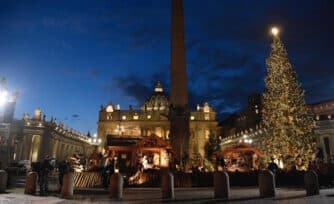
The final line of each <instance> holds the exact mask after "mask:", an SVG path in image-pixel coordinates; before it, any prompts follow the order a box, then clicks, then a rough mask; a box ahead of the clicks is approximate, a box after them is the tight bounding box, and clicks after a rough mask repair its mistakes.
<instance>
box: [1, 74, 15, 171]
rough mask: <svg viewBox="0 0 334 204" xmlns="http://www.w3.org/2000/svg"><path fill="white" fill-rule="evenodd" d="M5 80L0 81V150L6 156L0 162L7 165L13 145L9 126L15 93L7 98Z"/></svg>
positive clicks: (13, 109) (11, 119)
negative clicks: (0, 149) (1, 149)
mask: <svg viewBox="0 0 334 204" xmlns="http://www.w3.org/2000/svg"><path fill="white" fill-rule="evenodd" d="M6 85H7V84H6V80H5V79H4V78H1V79H0V145H1V148H4V149H3V150H4V151H5V152H6V154H3V155H0V162H1V163H2V162H3V163H5V165H6V164H8V163H9V162H10V161H11V159H12V158H13V157H12V156H13V155H14V154H13V151H14V148H15V147H14V145H13V144H12V142H11V141H12V139H13V138H11V124H12V122H13V118H14V111H15V105H16V98H17V93H14V94H12V95H11V96H9V93H8V91H7V86H6Z"/></svg>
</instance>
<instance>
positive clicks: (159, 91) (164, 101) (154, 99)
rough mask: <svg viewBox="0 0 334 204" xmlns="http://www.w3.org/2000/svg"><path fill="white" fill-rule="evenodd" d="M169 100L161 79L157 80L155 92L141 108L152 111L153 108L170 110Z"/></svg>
mask: <svg viewBox="0 0 334 204" xmlns="http://www.w3.org/2000/svg"><path fill="white" fill-rule="evenodd" d="M168 106H169V101H168V97H167V96H166V95H165V94H164V90H163V88H162V85H161V83H160V81H158V82H157V85H156V86H155V88H154V93H153V95H152V96H151V97H149V98H148V99H147V100H146V101H145V103H144V104H143V105H142V106H141V108H140V109H141V110H143V111H145V110H148V111H152V110H156V111H157V110H168Z"/></svg>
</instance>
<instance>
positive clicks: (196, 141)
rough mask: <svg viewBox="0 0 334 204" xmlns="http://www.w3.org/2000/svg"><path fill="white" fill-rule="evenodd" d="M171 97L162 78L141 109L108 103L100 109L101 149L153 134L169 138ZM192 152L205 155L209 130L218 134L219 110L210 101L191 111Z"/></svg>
mask: <svg viewBox="0 0 334 204" xmlns="http://www.w3.org/2000/svg"><path fill="white" fill-rule="evenodd" d="M169 106H170V103H169V99H168V97H167V96H166V95H165V93H164V90H163V87H162V85H161V83H160V82H158V83H157V85H156V86H155V88H154V93H153V94H152V96H151V97H150V98H148V100H146V101H145V102H144V103H143V105H142V106H141V107H140V109H137V110H135V109H132V108H131V107H130V108H129V109H128V110H121V109H120V106H119V105H113V104H112V103H109V104H108V105H106V106H102V107H101V109H100V112H99V121H98V138H100V139H101V140H102V143H101V145H100V149H103V148H104V147H106V146H115V145H116V146H117V145H119V146H128V145H131V144H135V143H136V142H138V141H139V140H141V139H142V138H145V137H147V136H151V135H152V134H154V135H156V136H158V137H160V138H162V139H164V140H166V141H169V140H170V138H169V135H170V120H169V118H168V113H169ZM189 121H190V122H189V123H190V124H189V126H190V142H189V143H190V144H189V145H190V148H189V155H190V156H192V155H193V154H197V153H199V154H200V155H201V156H202V157H204V145H205V143H206V141H207V139H208V136H209V134H210V133H211V134H214V135H216V134H217V121H216V112H215V111H214V110H213V108H212V107H210V106H209V104H208V103H204V105H203V106H200V105H198V106H197V109H196V110H195V111H191V112H190V118H189Z"/></svg>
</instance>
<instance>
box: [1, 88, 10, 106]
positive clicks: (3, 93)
mask: <svg viewBox="0 0 334 204" xmlns="http://www.w3.org/2000/svg"><path fill="white" fill-rule="evenodd" d="M7 95H8V92H7V91H6V90H0V106H3V105H4V104H5V103H6V102H7Z"/></svg>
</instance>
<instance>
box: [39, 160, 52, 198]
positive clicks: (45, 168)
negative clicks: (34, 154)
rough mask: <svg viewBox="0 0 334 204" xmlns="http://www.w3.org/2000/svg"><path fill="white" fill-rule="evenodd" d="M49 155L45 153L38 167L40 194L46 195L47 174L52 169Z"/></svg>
mask: <svg viewBox="0 0 334 204" xmlns="http://www.w3.org/2000/svg"><path fill="white" fill-rule="evenodd" d="M50 159H51V158H50V156H49V155H46V156H45V158H44V160H43V162H42V164H41V167H40V173H39V191H40V195H42V196H43V195H47V193H48V190H49V189H48V176H49V173H50V171H51V170H52V169H53V167H52V165H51V164H50Z"/></svg>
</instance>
